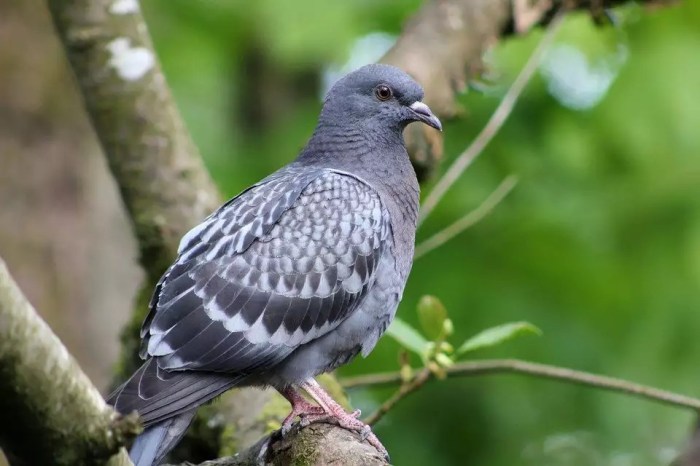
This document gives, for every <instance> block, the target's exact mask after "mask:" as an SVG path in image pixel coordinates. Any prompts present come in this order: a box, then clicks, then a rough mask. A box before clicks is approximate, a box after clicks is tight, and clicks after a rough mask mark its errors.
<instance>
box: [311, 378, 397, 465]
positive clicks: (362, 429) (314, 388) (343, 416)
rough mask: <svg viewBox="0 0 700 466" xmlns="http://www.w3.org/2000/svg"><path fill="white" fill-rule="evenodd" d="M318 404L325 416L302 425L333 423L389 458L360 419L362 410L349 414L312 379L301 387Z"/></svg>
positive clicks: (384, 449)
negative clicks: (355, 434) (359, 437)
mask: <svg viewBox="0 0 700 466" xmlns="http://www.w3.org/2000/svg"><path fill="white" fill-rule="evenodd" d="M300 387H301V388H303V389H304V390H305V391H306V392H307V393H308V394H309V395H311V397H312V398H313V399H314V400H316V402H317V403H318V404H319V405H321V406H322V407H323V409H324V410H325V414H323V415H313V416H307V417H305V418H304V419H303V420H302V424H304V425H309V424H311V423H313V422H324V421H332V422H334V423H337V424H338V425H339V426H340V427H342V428H344V429H348V430H352V431H354V432H358V433H359V434H360V436H361V437H362V440H367V441H368V442H369V444H370V445H372V446H373V447H374V448H376V449H377V450H379V451H380V452H381V453H382V454H383V455H384V456H385V457H386V458H389V453H388V452H387V450H386V448H384V445H382V443H381V442H380V441H379V439H378V438H377V436H376V435H374V433H373V432H372V429H371V428H370V427H369V426H368V425H367V424H365V423H364V422H362V421H361V420H359V419H358V417H359V416H360V410H359V409H358V410H355V411H353V412H352V413H348V412H346V411H345V409H343V407H342V406H340V405H339V404H338V403H337V402H336V401H335V400H334V399H333V397H331V396H330V395H329V394H328V393H327V392H326V391H325V390H324V389H323V388H322V387H321V386H320V385H319V384H318V382H316V380H315V379H313V378H311V379H308V380H307V381H305V382H303V383H302V384H301V385H300Z"/></svg>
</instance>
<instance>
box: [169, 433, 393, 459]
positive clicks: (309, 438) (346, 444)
mask: <svg viewBox="0 0 700 466" xmlns="http://www.w3.org/2000/svg"><path fill="white" fill-rule="evenodd" d="M261 464H265V465H272V466H287V465H290V464H303V465H308V466H324V465H328V464H342V465H343V466H365V465H366V466H386V465H387V464H388V463H387V462H386V460H385V459H384V458H382V456H381V454H380V453H379V452H378V451H377V450H376V449H375V448H374V447H373V446H371V445H369V444H368V443H366V442H362V441H361V439H360V437H359V435H358V434H355V433H352V432H349V431H347V430H345V429H342V428H340V427H337V426H334V425H332V424H326V423H316V424H311V425H310V426H307V427H304V428H300V427H299V425H298V424H297V425H296V426H294V427H293V428H292V431H291V432H290V433H289V434H287V436H286V437H285V438H281V437H280V435H279V432H273V433H272V434H271V435H269V436H266V437H265V438H263V439H262V440H260V441H259V442H257V443H256V444H255V445H253V446H252V447H250V448H248V449H246V450H245V451H242V452H241V453H239V454H237V455H235V456H231V457H225V458H219V459H216V460H213V461H205V462H204V463H201V464H200V465H199V466H259V465H261ZM179 466H193V465H192V464H191V463H183V464H181V465H179Z"/></svg>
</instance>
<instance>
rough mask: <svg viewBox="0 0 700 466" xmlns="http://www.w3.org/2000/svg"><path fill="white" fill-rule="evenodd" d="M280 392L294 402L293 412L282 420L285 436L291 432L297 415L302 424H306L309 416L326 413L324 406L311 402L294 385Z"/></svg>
mask: <svg viewBox="0 0 700 466" xmlns="http://www.w3.org/2000/svg"><path fill="white" fill-rule="evenodd" d="M280 393H282V396H284V397H285V398H286V399H287V401H289V402H290V403H291V404H292V412H291V413H289V415H287V417H285V418H284V421H282V435H283V436H284V435H287V433H289V430H290V429H291V428H292V425H293V424H294V419H296V417H297V416H299V419H300V420H301V423H302V425H308V424H304V422H305V421H304V420H305V419H307V418H308V417H313V416H321V415H324V414H325V410H324V409H323V408H322V407H320V406H316V405H313V404H311V403H309V402H308V401H306V400H305V399H304V397H303V396H301V395H300V394H299V392H297V391H296V390H294V389H293V388H292V387H287V388H286V389H285V390H284V391H282V392H280Z"/></svg>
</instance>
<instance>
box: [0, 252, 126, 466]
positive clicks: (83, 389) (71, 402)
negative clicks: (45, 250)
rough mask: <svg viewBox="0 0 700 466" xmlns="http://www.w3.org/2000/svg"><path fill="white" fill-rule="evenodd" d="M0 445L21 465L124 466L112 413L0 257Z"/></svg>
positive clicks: (120, 423) (119, 429)
mask: <svg viewBox="0 0 700 466" xmlns="http://www.w3.org/2000/svg"><path fill="white" fill-rule="evenodd" d="M0 413H2V415H3V419H4V421H3V422H2V423H0V446H2V448H3V449H4V450H6V451H7V452H8V454H9V456H10V457H12V458H16V459H17V461H19V462H21V463H22V464H55V465H104V464H109V465H110V466H117V465H128V464H131V462H130V461H129V459H128V456H127V455H126V452H125V451H124V450H123V449H121V447H122V446H123V445H124V443H125V442H126V441H127V440H128V438H129V437H130V436H133V435H135V434H136V432H137V431H138V422H137V421H136V417H135V416H131V417H125V418H119V416H117V414H116V413H115V412H114V411H113V410H112V409H111V408H110V407H109V406H107V404H106V403H105V402H104V400H103V399H102V397H101V396H100V393H99V392H98V391H97V389H96V388H95V387H94V386H93V385H92V383H91V382H90V380H89V379H88V378H87V376H86V375H85V374H84V373H83V372H82V370H81V369H80V367H79V366H78V364H77V363H76V362H75V360H74V359H73V357H72V356H71V355H70V354H68V351H67V350H66V348H65V347H64V346H63V344H62V343H61V341H60V340H59V339H58V338H57V337H56V336H55V335H54V334H53V332H52V331H51V329H50V328H49V327H48V325H46V323H45V322H44V321H43V320H42V319H41V317H39V315H38V314H37V313H36V311H35V310H34V309H33V308H32V306H31V305H30V304H29V302H28V301H27V300H26V299H25V297H24V296H23V295H22V292H21V291H20V290H19V288H18V287H17V285H16V284H15V282H14V281H13V280H12V277H11V276H10V273H9V272H8V270H7V268H6V267H5V263H4V262H3V261H2V259H0Z"/></svg>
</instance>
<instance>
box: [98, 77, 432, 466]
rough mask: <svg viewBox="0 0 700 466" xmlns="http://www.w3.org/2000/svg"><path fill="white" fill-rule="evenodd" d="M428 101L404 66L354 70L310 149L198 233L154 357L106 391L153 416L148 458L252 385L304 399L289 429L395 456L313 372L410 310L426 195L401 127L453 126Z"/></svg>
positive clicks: (156, 321) (119, 403) (143, 465)
mask: <svg viewBox="0 0 700 466" xmlns="http://www.w3.org/2000/svg"><path fill="white" fill-rule="evenodd" d="M422 99H423V89H422V87H421V86H420V85H419V84H418V83H416V82H415V81H414V80H413V79H412V78H411V77H410V76H409V75H408V74H406V73H405V72H404V71H402V70H400V69H398V68H395V67H393V66H389V65H382V64H373V65H367V66H364V67H362V68H359V69H358V70H356V71H354V72H351V73H349V74H348V75H346V76H345V77H343V78H341V79H340V80H339V81H338V82H337V83H336V84H335V85H334V86H333V87H332V88H331V89H330V91H329V92H328V94H327V96H326V98H325V100H324V103H323V108H322V110H321V114H320V117H319V120H318V124H317V126H316V128H315V130H314V132H313V134H312V136H311V138H310V139H309V140H308V142H307V144H306V146H305V147H304V148H303V149H302V150H301V152H300V153H299V155H298V156H297V158H296V160H294V161H293V162H291V163H290V164H288V165H287V166H285V167H283V168H281V169H279V170H278V171H276V172H275V173H273V174H271V175H270V176H268V177H267V178H264V179H263V180H262V181H260V182H258V183H257V184H254V185H253V186H251V187H250V188H248V189H246V190H245V191H243V192H242V193H240V194H239V195H237V196H236V197H234V198H233V199H231V200H229V201H228V202H226V203H225V204H223V205H222V206H221V207H220V208H219V209H218V210H217V211H215V212H214V213H213V214H211V215H210V216H209V217H208V218H206V219H205V220H204V221H203V222H202V223H201V224H199V225H198V226H196V227H194V228H193V229H192V230H191V231H189V232H188V233H187V234H185V236H184V237H183V238H182V240H181V242H180V246H179V249H178V256H177V258H176V260H175V262H174V263H173V264H172V265H171V266H170V267H169V268H168V269H167V271H166V272H165V274H164V275H163V277H162V278H161V279H160V281H159V282H158V284H157V285H156V288H155V291H154V293H153V298H152V300H151V302H150V306H149V310H150V312H149V314H148V316H147V317H146V319H145V321H144V323H143V326H142V328H141V338H142V345H141V351H140V355H141V357H142V358H143V359H145V362H144V363H143V365H142V366H141V367H140V368H139V369H138V370H137V371H136V372H135V373H134V374H133V375H132V376H131V378H129V379H128V380H127V381H126V382H125V383H124V384H123V385H121V386H120V387H119V388H118V389H117V390H115V392H114V393H113V394H112V395H111V396H110V397H109V399H108V402H109V403H110V404H111V405H112V406H114V408H115V410H116V411H117V412H120V413H130V412H132V411H134V410H136V411H138V413H139V415H140V416H141V420H142V422H143V425H144V428H145V430H144V432H143V433H142V434H140V435H139V436H138V437H137V438H136V440H135V441H134V444H133V446H132V448H131V451H130V456H131V458H132V461H133V462H134V464H136V466H151V465H157V464H160V462H161V461H162V460H163V459H164V457H165V455H166V454H167V453H168V452H169V451H170V450H171V449H172V448H173V447H174V446H175V445H176V444H177V442H178V441H179V440H180V438H181V437H182V436H183V435H184V433H185V431H186V430H187V428H188V426H189V424H190V422H191V420H192V418H193V416H194V414H195V411H196V409H197V408H198V407H199V406H200V405H202V404H203V403H206V402H208V401H210V400H212V399H214V398H215V397H217V396H218V395H220V394H222V393H223V392H225V391H227V390H229V389H231V388H233V387H243V386H258V387H273V388H275V389H276V390H277V391H279V392H280V393H281V394H282V395H283V396H284V397H285V398H286V399H287V400H288V401H289V402H290V403H291V406H292V410H291V412H290V414H289V416H287V417H286V419H285V420H284V422H283V424H282V429H281V431H282V433H283V434H284V433H285V432H288V431H289V429H290V428H291V426H292V425H293V423H294V422H295V420H296V418H297V417H299V419H300V422H301V423H302V425H307V424H309V423H312V422H321V421H325V422H333V423H335V424H337V425H339V426H341V427H343V428H346V429H349V430H352V431H356V432H359V433H361V435H362V438H363V439H365V440H367V441H368V442H369V443H370V444H372V445H374V446H375V447H376V448H377V449H379V450H380V451H381V452H382V453H383V454H385V455H386V449H385V448H384V447H383V446H382V444H381V443H380V442H379V440H378V439H377V437H376V436H375V435H374V434H373V433H372V432H371V430H370V429H369V427H368V426H367V425H365V424H364V423H363V422H362V421H360V420H359V419H358V416H359V411H355V412H353V413H347V412H346V411H345V410H344V409H343V408H342V407H341V406H340V405H339V404H338V403H337V402H336V401H334V400H333V398H332V397H331V396H330V395H329V394H327V393H326V392H325V391H324V390H323V388H322V387H321V386H320V385H319V384H318V382H316V380H315V379H314V377H315V376H317V375H319V374H321V373H324V372H328V371H332V370H334V369H336V368H337V367H339V366H341V365H344V364H346V363H348V362H349V361H351V360H352V359H353V358H355V357H356V356H357V355H358V354H362V355H363V356H367V355H368V354H369V353H370V352H371V351H372V349H373V348H374V346H375V344H376V343H377V340H378V339H379V337H380V336H381V335H382V333H384V331H385V330H386V328H387V327H388V326H389V324H390V323H391V321H392V319H393V318H394V315H395V313H396V309H397V307H398V304H399V301H400V300H401V297H402V294H403V290H404V286H405V284H406V280H407V278H408V274H409V272H410V269H411V265H412V262H413V250H414V243H415V231H416V220H417V213H418V203H419V186H418V181H417V179H416V174H415V171H414V170H413V167H412V166H411V162H410V160H409V157H408V154H407V152H406V148H405V145H404V141H403V129H404V128H405V127H406V125H408V124H409V123H411V122H415V121H418V122H422V123H425V124H427V125H429V126H432V127H433V128H435V129H437V130H442V126H441V123H440V120H439V119H438V118H437V117H436V116H435V115H434V114H433V113H432V112H431V110H430V108H429V107H428V106H427V105H426V104H424V103H423V102H422ZM303 392H306V394H307V395H308V396H309V397H310V398H311V399H313V400H314V401H315V402H316V404H314V403H312V402H311V401H307V399H306V398H305V397H304V396H303V395H302V393H303Z"/></svg>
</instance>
